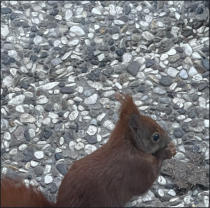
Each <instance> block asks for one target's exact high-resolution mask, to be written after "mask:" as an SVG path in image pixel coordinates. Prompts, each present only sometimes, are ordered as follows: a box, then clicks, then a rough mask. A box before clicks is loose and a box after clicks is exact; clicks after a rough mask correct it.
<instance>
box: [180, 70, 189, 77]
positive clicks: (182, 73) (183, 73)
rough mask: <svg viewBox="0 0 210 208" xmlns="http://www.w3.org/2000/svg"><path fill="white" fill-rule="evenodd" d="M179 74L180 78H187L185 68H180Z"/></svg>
mask: <svg viewBox="0 0 210 208" xmlns="http://www.w3.org/2000/svg"><path fill="white" fill-rule="evenodd" d="M179 76H180V77H181V78H182V79H187V78H188V74H187V71H186V70H185V69H182V70H181V71H180V72H179Z"/></svg>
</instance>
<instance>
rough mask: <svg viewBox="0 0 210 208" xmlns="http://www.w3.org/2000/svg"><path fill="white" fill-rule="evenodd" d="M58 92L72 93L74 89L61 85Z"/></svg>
mask: <svg viewBox="0 0 210 208" xmlns="http://www.w3.org/2000/svg"><path fill="white" fill-rule="evenodd" d="M60 92H61V93H62V94H72V93H74V89H73V88H72V87H62V88H61V89H60Z"/></svg>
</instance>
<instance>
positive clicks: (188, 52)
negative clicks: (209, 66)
mask: <svg viewBox="0 0 210 208" xmlns="http://www.w3.org/2000/svg"><path fill="white" fill-rule="evenodd" d="M183 49H184V53H185V54H186V56H191V55H192V48H191V46H190V45H189V44H183Z"/></svg>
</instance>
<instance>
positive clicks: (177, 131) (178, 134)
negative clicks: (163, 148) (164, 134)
mask: <svg viewBox="0 0 210 208" xmlns="http://www.w3.org/2000/svg"><path fill="white" fill-rule="evenodd" d="M173 134H174V136H175V137H176V138H181V137H182V136H183V135H184V132H183V130H182V129H181V128H176V129H174V132H173Z"/></svg>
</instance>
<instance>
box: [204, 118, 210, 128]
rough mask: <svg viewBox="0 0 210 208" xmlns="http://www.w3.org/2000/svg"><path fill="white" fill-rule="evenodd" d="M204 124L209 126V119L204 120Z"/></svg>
mask: <svg viewBox="0 0 210 208" xmlns="http://www.w3.org/2000/svg"><path fill="white" fill-rule="evenodd" d="M204 126H205V127H206V128H209V120H204Z"/></svg>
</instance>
